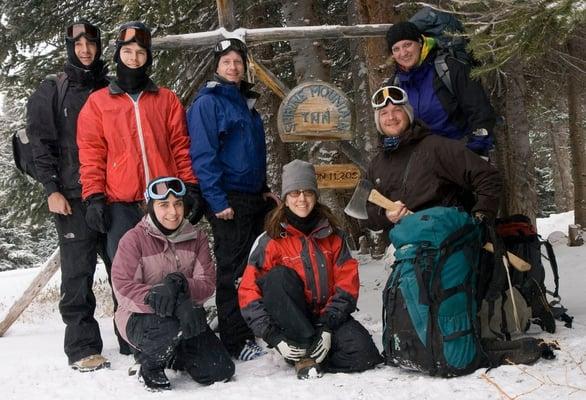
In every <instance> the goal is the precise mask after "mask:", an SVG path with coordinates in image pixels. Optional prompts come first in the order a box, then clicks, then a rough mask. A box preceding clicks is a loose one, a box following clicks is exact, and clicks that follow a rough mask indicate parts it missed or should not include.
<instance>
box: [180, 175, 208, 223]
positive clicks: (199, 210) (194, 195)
mask: <svg viewBox="0 0 586 400" xmlns="http://www.w3.org/2000/svg"><path fill="white" fill-rule="evenodd" d="M185 188H186V189H187V193H185V197H183V203H184V204H185V218H187V219H188V220H189V222H190V223H191V224H192V225H195V224H197V223H198V222H199V220H200V219H201V217H202V216H203V211H204V207H203V204H204V201H203V197H202V196H201V189H200V188H199V185H198V184H195V183H186V184H185Z"/></svg>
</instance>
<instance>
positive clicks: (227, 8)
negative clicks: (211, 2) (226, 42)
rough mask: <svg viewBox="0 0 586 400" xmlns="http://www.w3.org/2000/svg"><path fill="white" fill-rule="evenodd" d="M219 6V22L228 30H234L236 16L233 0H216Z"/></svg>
mask: <svg viewBox="0 0 586 400" xmlns="http://www.w3.org/2000/svg"><path fill="white" fill-rule="evenodd" d="M216 7H217V8H218V22H219V24H220V26H221V27H224V28H225V29H226V30H229V31H233V30H234V29H235V28H236V18H234V2H233V1H232V0H216Z"/></svg>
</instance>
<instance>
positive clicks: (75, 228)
mask: <svg viewBox="0 0 586 400" xmlns="http://www.w3.org/2000/svg"><path fill="white" fill-rule="evenodd" d="M67 201H68V202H69V204H70V206H71V210H72V214H71V215H61V214H55V226H56V228H57V234H58V237H59V251H60V255H61V299H60V300H59V312H60V313H61V317H62V319H63V322H64V323H65V338H64V350H65V354H66V355H67V358H68V361H69V363H70V364H72V363H74V362H76V361H78V360H80V359H82V358H84V357H87V356H90V355H92V354H100V353H101V352H102V339H101V337H100V327H99V325H98V322H97V321H96V320H95V318H94V311H95V309H96V298H95V296H94V292H93V290H92V287H93V284H94V273H95V272H96V262H97V256H98V254H99V255H100V257H101V258H102V260H103V261H104V264H105V265H106V271H107V272H108V278H109V277H110V270H111V267H112V263H111V261H110V258H109V257H108V256H107V255H106V236H105V235H103V234H100V233H97V232H95V231H93V230H92V229H90V228H89V227H88V226H87V224H86V222H85V206H84V204H83V203H82V201H81V199H79V198H74V199H67Z"/></svg>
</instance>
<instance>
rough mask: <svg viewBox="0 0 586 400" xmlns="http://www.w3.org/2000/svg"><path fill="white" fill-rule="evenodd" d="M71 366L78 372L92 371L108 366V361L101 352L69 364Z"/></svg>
mask: <svg viewBox="0 0 586 400" xmlns="http://www.w3.org/2000/svg"><path fill="white" fill-rule="evenodd" d="M70 366H71V368H72V369H74V370H76V371H79V372H92V371H97V370H98V369H102V368H110V361H108V360H107V359H106V357H104V356H102V355H101V354H92V355H91V356H87V357H84V358H82V359H81V360H77V361H76V362H74V363H71V364H70Z"/></svg>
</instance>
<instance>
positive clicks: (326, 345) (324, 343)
mask: <svg viewBox="0 0 586 400" xmlns="http://www.w3.org/2000/svg"><path fill="white" fill-rule="evenodd" d="M331 347H332V333H331V332H330V331H328V330H325V329H324V330H322V331H321V332H320V334H319V336H318V339H317V342H316V343H315V344H314V345H313V347H312V349H311V354H310V355H311V358H313V359H314V360H315V362H316V363H318V364H319V363H321V362H322V361H323V360H324V359H325V358H326V356H327V355H328V352H329V351H330V348H331Z"/></svg>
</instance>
